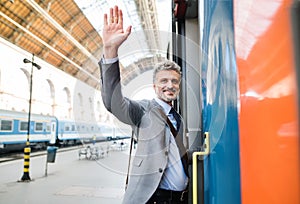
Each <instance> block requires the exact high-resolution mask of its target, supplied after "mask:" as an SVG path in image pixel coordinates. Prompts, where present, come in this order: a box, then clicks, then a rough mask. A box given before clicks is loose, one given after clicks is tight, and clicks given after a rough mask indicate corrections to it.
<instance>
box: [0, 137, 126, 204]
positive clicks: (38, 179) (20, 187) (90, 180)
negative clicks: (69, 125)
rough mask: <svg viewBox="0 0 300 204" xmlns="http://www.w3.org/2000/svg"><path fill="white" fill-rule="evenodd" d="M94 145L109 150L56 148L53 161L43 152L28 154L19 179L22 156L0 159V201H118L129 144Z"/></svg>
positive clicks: (25, 203) (108, 203)
mask: <svg viewBox="0 0 300 204" xmlns="http://www.w3.org/2000/svg"><path fill="white" fill-rule="evenodd" d="M126 144H127V142H126ZM95 145H96V146H98V147H99V146H100V147H101V148H102V149H105V150H109V151H107V152H105V154H103V155H102V156H101V157H99V158H86V157H85V156H84V155H81V156H80V155H79V152H80V150H81V148H83V147H84V146H83V147H82V146H81V147H76V148H74V147H73V148H72V149H68V150H65V149H64V150H63V151H62V149H58V150H57V153H56V157H55V161H54V162H53V163H49V162H47V154H44V155H39V156H31V158H30V168H29V175H30V178H31V181H28V182H24V181H20V180H21V178H22V175H23V159H18V160H14V161H8V162H2V163H0V172H1V176H0V203H23V204H36V203H43V204H53V203H55V204H66V203H72V204H81V203H89V204H94V203H95V204H96V203H97V204H99V203H101V204H120V203H121V202H122V198H123V194H124V191H125V180H126V173H127V164H128V154H129V148H128V146H129V145H127V146H123V147H125V148H122V149H121V148H117V146H116V144H112V142H103V143H97V144H95ZM90 146H92V144H90ZM126 147H127V148H126ZM45 152H46V151H45Z"/></svg>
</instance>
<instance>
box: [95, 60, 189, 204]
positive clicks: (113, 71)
mask: <svg viewBox="0 0 300 204" xmlns="http://www.w3.org/2000/svg"><path fill="white" fill-rule="evenodd" d="M99 65H100V69H101V82H102V89H101V93H102V99H103V102H104V105H105V107H106V109H107V110H108V111H110V112H111V113H112V114H113V115H115V116H116V117H117V118H118V119H119V120H120V121H122V122H124V123H126V124H129V125H131V126H133V127H136V128H134V129H135V130H136V132H137V131H138V133H139V134H138V146H137V150H136V154H135V157H134V159H133V161H132V163H131V164H132V166H131V173H130V176H129V183H128V186H127V189H126V192H125V195H124V199H123V203H124V204H142V203H146V202H147V200H148V199H149V198H150V197H151V196H152V194H153V193H154V191H155V190H156V189H157V187H158V185H159V183H160V181H161V178H162V175H163V173H164V170H165V168H166V166H167V160H168V154H169V142H168V141H169V137H170V136H172V135H171V134H170V130H169V128H168V126H167V124H166V121H165V120H164V118H163V117H162V115H161V113H160V111H159V109H162V107H161V106H160V105H159V104H158V103H157V102H156V101H155V100H141V101H133V100H130V99H128V98H126V97H124V96H123V95H122V91H121V83H120V72H119V62H116V63H113V64H103V63H102V61H100V62H99ZM183 126H184V125H183V123H182V125H181V128H180V132H181V134H180V135H181V137H182V135H183V132H182V131H183V130H184V127H183Z"/></svg>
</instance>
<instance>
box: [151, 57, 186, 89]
mask: <svg viewBox="0 0 300 204" xmlns="http://www.w3.org/2000/svg"><path fill="white" fill-rule="evenodd" d="M180 69H181V68H180V66H179V65H178V64H176V63H175V62H173V61H171V60H167V59H166V60H164V61H162V62H159V63H158V64H156V65H155V66H154V72H153V83H155V80H156V75H157V73H158V72H160V71H164V70H166V71H175V72H177V73H178V74H179V75H180V76H181V71H180Z"/></svg>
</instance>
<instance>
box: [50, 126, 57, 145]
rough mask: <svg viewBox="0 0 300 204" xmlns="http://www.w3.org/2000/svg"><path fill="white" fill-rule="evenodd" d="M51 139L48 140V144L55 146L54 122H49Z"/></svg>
mask: <svg viewBox="0 0 300 204" xmlns="http://www.w3.org/2000/svg"><path fill="white" fill-rule="evenodd" d="M50 134H51V138H50V144H55V142H56V122H55V121H52V122H51V133H50Z"/></svg>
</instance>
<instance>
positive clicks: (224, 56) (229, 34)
mask: <svg viewBox="0 0 300 204" xmlns="http://www.w3.org/2000/svg"><path fill="white" fill-rule="evenodd" d="M180 2H181V3H182V4H184V2H183V1H180ZM195 2H197V3H198V5H197V6H198V16H197V19H194V18H193V19H188V18H189V17H187V16H185V17H184V19H182V18H181V19H180V16H177V22H176V24H174V25H173V29H172V30H173V32H175V33H176V34H177V35H176V37H175V38H173V43H174V45H173V53H175V55H176V56H175V61H176V62H177V63H179V65H180V66H181V67H182V77H183V82H182V86H183V87H182V91H181V101H180V104H181V108H182V109H183V110H182V111H181V113H182V114H183V116H184V118H186V119H187V121H186V122H187V126H188V127H187V132H188V136H189V146H190V150H191V151H193V152H194V155H196V156H195V157H193V158H195V160H194V161H195V162H193V168H192V172H193V173H192V181H193V183H192V195H190V197H191V198H192V200H191V199H190V203H193V204H196V203H197V204H203V203H205V204H227V203H230V204H231V203H235V204H239V203H241V189H240V159H239V129H238V93H237V92H238V87H237V84H238V83H237V67H236V61H235V51H234V32H233V2H232V0H226V1H223V0H217V1H203V0H201V1H200V0H199V1H189V3H195ZM180 5H181V4H178V5H177V7H175V8H176V9H177V12H176V13H177V14H178V13H179V14H180V13H182V12H178V11H181V10H180ZM188 5H189V4H188ZM188 5H186V6H188ZM185 9H186V8H183V9H182V10H185ZM187 10H188V9H187ZM186 13H188V12H186ZM193 16H194V15H193ZM181 17H182V16H181ZM174 30H176V31H174ZM193 34H197V35H196V36H193ZM197 36H198V39H197ZM195 42H197V43H195ZM197 46H198V48H197ZM197 60H199V61H198V62H197ZM197 77H199V79H197ZM195 101H196V102H195ZM198 109H200V110H198ZM199 119H200V121H199ZM196 123H198V125H197V124H196ZM204 133H205V134H204ZM205 135H206V138H208V135H209V141H210V142H209V143H210V151H209V152H208V151H207V149H206V152H204V153H205V154H207V153H209V154H208V156H197V154H198V153H200V152H202V151H203V150H204V148H203V147H204V145H202V144H203V141H204V137H205ZM206 142H207V141H206ZM207 144H208V143H207ZM197 149H199V150H200V151H199V152H197ZM195 150H196V151H195ZM201 154H202V153H201ZM194 173H195V174H194ZM196 177H197V178H196ZM195 189H196V190H195ZM190 190H191V187H190Z"/></svg>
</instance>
